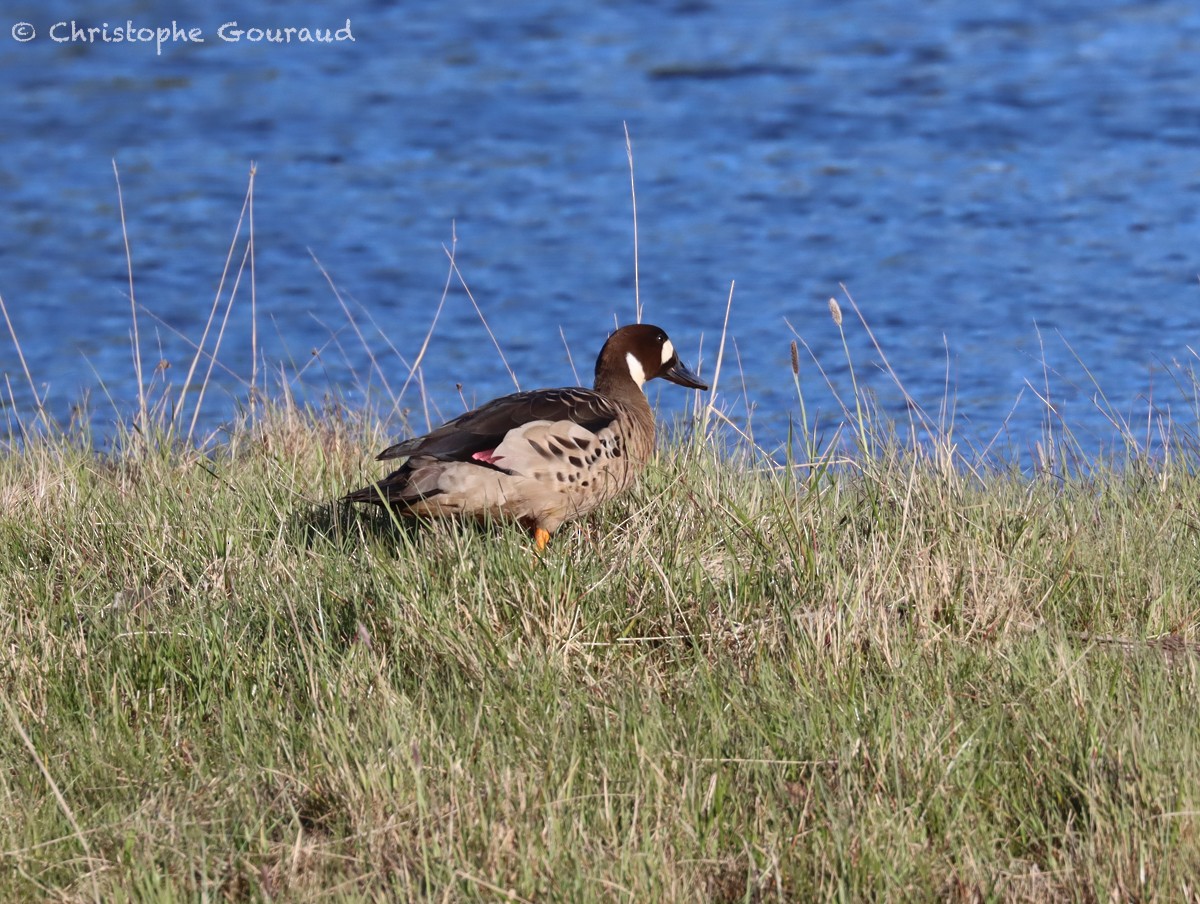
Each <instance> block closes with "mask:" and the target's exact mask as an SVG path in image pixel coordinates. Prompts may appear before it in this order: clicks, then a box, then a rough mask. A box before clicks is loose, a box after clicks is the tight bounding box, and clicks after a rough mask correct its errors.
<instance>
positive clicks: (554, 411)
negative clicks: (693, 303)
mask: <svg viewBox="0 0 1200 904" xmlns="http://www.w3.org/2000/svg"><path fill="white" fill-rule="evenodd" d="M658 377H661V378H663V379H664V380H668V381H670V382H671V383H676V384H678V385H680V386H684V387H687V388H690V389H698V390H707V389H708V386H707V384H705V383H704V382H703V381H702V380H701V379H700V377H699V376H697V375H696V374H695V373H694V372H692V370H690V369H689V368H688V367H687V366H686V365H685V364H684V363H683V362H682V361H681V360H680V358H679V354H678V353H677V352H676V350H675V346H674V345H673V344H672V343H671V340H670V339H669V338H668V337H667V334H666V332H665V331H664V330H663V329H662V328H661V327H657V326H654V325H652V324H647V323H637V324H630V325H627V326H623V327H620V328H619V329H617V330H616V331H614V332H613V333H612V334H611V335H610V336H609V337H608V339H607V341H606V342H605V343H604V346H603V348H601V349H600V354H599V355H598V356H597V357H596V371H595V380H594V382H593V385H592V388H591V389H586V388H584V387H581V386H572V387H565V388H562V389H538V390H533V391H528V392H517V393H513V394H512V395H506V396H503V397H502V398H498V399H494V400H492V401H490V402H487V403H486V404H484V405H481V406H480V407H478V408H475V409H473V410H471V411H468V412H466V413H465V414H461V415H459V416H458V417H456V418H454V419H453V420H450V421H447V422H446V423H444V424H442V425H441V426H440V427H438V428H437V429H436V430H433V431H432V432H430V433H426V434H424V435H423V436H414V437H412V438H410V439H406V440H403V441H401V442H398V443H396V444H395V445H392V446H389V447H388V448H386V449H384V450H383V451H382V452H380V453H379V455H378V456H377V460H378V461H389V460H393V459H404V462H403V464H401V465H400V467H399V468H398V469H396V470H394V471H392V472H391V473H390V474H388V475H387V476H386V477H384V478H382V479H381V480H378V481H376V482H374V483H372V484H370V485H369V486H365V487H363V488H362V489H359V490H355V491H354V492H352V493H348V494H346V495H345V496H344V497H343V501H344V502H352V503H357V502H362V503H375V504H377V505H380V506H383V507H385V508H390V509H392V510H393V511H395V512H396V513H398V514H401V515H405V516H416V517H433V518H444V517H452V518H466V519H475V520H478V521H515V522H518V523H520V524H521V525H522V526H523V527H525V528H526V529H527V530H529V531H531V532H532V534H533V539H534V542H535V544H536V546H537V549H538V551H539V552H541V551H543V550H545V548H546V545H547V544H548V543H549V541H550V535H551V534H553V533H554V532H555V531H556V530H557V529H558V528H559V527H560V526H561V525H562V524H563V522H565V521H567V520H570V519H573V518H578V517H580V516H581V515H585V514H587V513H588V512H590V511H592V510H593V509H595V508H597V507H598V506H600V505H603V504H604V503H605V502H608V501H609V500H610V499H613V498H615V497H617V496H619V495H621V494H622V493H624V492H625V491H627V490H628V489H629V488H630V487H631V486H633V484H634V482H635V481H636V480H637V478H638V476H639V475H640V474H641V473H642V471H644V470H645V468H646V464H647V462H648V461H649V459H650V457H651V455H652V454H653V452H654V413H653V412H652V411H651V410H650V402H649V400H648V399H647V398H646V393H645V390H644V388H643V387H644V386H645V384H646V382H647V381H649V380H653V379H656V378H658Z"/></svg>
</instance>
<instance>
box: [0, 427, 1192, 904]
mask: <svg viewBox="0 0 1200 904" xmlns="http://www.w3.org/2000/svg"><path fill="white" fill-rule="evenodd" d="M384 441H385V437H384V436H383V435H382V434H381V433H379V432H378V430H376V429H374V428H372V427H370V425H362V424H356V423H354V422H353V421H352V420H348V419H346V418H339V417H332V416H329V415H328V414H315V413H311V412H303V411H297V410H295V409H291V408H287V407H286V406H284V407H281V408H278V409H275V410H269V411H266V412H265V413H260V414H259V415H258V417H257V418H256V420H255V421H254V422H252V423H248V424H246V425H244V426H243V427H241V428H238V429H237V430H235V432H234V433H233V435H232V436H231V438H230V439H229V441H228V442H226V443H223V444H221V445H220V446H217V447H215V448H214V449H213V450H212V451H210V452H209V453H208V454H205V455H202V454H200V453H198V452H195V451H188V450H186V449H185V448H182V447H178V446H173V445H171V444H167V443H160V444H154V443H150V444H146V443H136V442H133V441H131V440H130V441H127V442H126V443H124V444H119V445H120V446H121V448H122V451H119V452H116V453H113V454H109V455H103V456H102V455H97V454H94V453H92V452H90V451H89V450H88V449H87V448H86V447H84V446H81V445H80V444H79V443H76V442H72V441H71V440H69V439H68V438H66V437H63V436H51V437H50V438H43V439H40V440H39V439H34V440H30V441H29V442H28V443H27V444H26V445H25V447H24V448H23V450H22V451H21V452H17V451H14V450H13V449H12V448H10V450H9V451H8V452H6V453H5V454H2V455H0V576H2V577H0V613H3V617H2V618H0V650H3V657H2V659H0V684H2V685H3V687H4V688H5V689H6V690H5V693H4V699H5V701H6V708H5V709H4V710H2V711H0V767H2V768H0V899H3V900H14V901H15V900H71V901H75V900H103V901H119V900H137V901H147V900H163V901H167V900H268V899H270V900H284V901H303V900H315V899H324V898H331V897H332V898H337V899H345V900H408V899H412V900H418V899H424V900H437V901H446V900H449V901H457V900H481V901H499V900H530V901H572V902H573V901H651V900H655V901H775V900H787V901H800V900H835V899H841V900H863V899H887V900H929V901H945V900H962V901H968V900H970V901H974V900H1039V901H1040V900H1085V901H1091V900H1104V901H1107V900H1110V899H1113V898H1118V899H1122V900H1152V899H1161V900H1166V899H1172V900H1178V899H1183V898H1186V897H1188V896H1194V895H1195V894H1196V893H1197V887H1198V886H1197V881H1198V879H1197V877H1200V844H1198V843H1197V842H1198V839H1197V826H1198V820H1197V816H1198V815H1200V756H1198V750H1197V739H1198V737H1200V676H1198V670H1197V665H1198V663H1200V659H1198V655H1197V638H1196V625H1197V608H1198V605H1200V604H1198V603H1197V599H1198V598H1200V533H1198V531H1200V478H1197V477H1196V476H1195V472H1196V470H1197V469H1196V464H1197V462H1196V461H1195V460H1194V459H1191V460H1189V459H1188V458H1187V457H1186V456H1184V455H1177V456H1175V457H1174V458H1172V459H1171V460H1170V462H1168V463H1167V464H1159V465H1156V466H1151V465H1150V464H1148V463H1146V464H1144V467H1132V466H1131V467H1125V468H1122V469H1120V470H1117V469H1111V470H1108V469H1103V468H1099V467H1097V468H1096V469H1094V470H1093V471H1092V472H1090V473H1088V474H1086V475H1081V476H1075V477H1072V478H1069V479H1065V480H1062V479H1051V478H1049V477H1042V478H1028V477H1024V476H1022V475H1021V474H1019V473H1017V472H1016V471H1015V470H1003V469H993V470H976V471H974V472H972V471H971V470H969V469H965V468H949V467H946V466H944V464H942V463H940V462H939V460H938V459H936V458H935V457H933V456H931V455H925V454H921V453H914V452H912V451H904V450H903V449H899V448H897V447H896V446H895V445H894V444H888V443H887V442H886V441H883V440H879V441H877V442H875V443H874V446H873V448H874V449H875V451H874V452H872V453H871V454H870V455H869V456H867V457H858V458H856V459H855V460H854V462H853V466H837V467H833V466H831V467H825V468H814V469H811V470H805V469H797V470H794V471H791V472H789V471H780V470H771V469H767V468H764V467H759V466H756V465H755V463H754V461H753V460H751V459H747V458H745V457H744V456H741V457H739V456H737V455H735V454H718V453H717V452H716V451H714V449H713V448H712V447H711V446H709V445H706V444H704V443H703V442H699V441H697V442H693V443H690V444H667V445H666V446H665V448H664V449H663V450H662V451H661V454H660V455H659V457H658V459H657V460H656V461H655V462H654V464H653V466H652V468H651V470H650V472H649V473H648V475H647V477H646V479H645V480H644V481H643V482H642V484H641V486H640V487H639V488H638V490H637V491H636V492H634V493H633V494H631V495H630V496H628V497H627V498H625V499H623V500H621V501H619V502H617V503H614V504H612V505H610V506H609V507H607V508H605V509H603V510H602V511H601V512H599V513H597V514H595V515H594V516H592V517H591V518H589V519H587V520H585V521H583V522H580V523H577V524H574V525H571V524H569V525H567V526H566V527H565V528H564V529H563V530H562V531H561V532H560V533H559V534H558V535H557V536H556V537H555V538H554V540H553V541H552V544H551V547H550V549H549V551H548V552H547V554H545V555H544V556H543V557H541V558H540V559H539V558H538V557H537V556H536V555H535V554H534V552H533V548H532V544H531V543H530V541H529V539H528V538H527V537H525V536H524V534H523V533H522V532H521V531H520V530H519V529H517V528H513V527H507V526H494V527H491V528H485V529H476V528H472V527H465V526H456V525H446V524H441V525H431V526H416V527H411V526H405V525H400V526H397V525H395V524H393V523H392V522H391V521H390V520H389V519H388V518H387V517H386V516H385V515H383V514H381V513H376V512H373V511H371V512H367V511H362V512H355V511H347V510H344V509H342V508H341V507H339V506H337V505H335V504H331V503H330V502H329V500H331V499H334V498H336V497H337V496H338V495H339V494H340V493H341V492H343V491H344V490H346V489H347V488H349V487H352V486H356V485H358V484H360V483H361V482H362V481H363V479H364V477H366V476H367V475H368V474H371V473H374V471H373V470H372V468H373V467H374V464H373V463H372V462H371V461H370V453H371V452H372V451H373V450H375V449H377V448H379V447H381V445H382V444H383V442H384Z"/></svg>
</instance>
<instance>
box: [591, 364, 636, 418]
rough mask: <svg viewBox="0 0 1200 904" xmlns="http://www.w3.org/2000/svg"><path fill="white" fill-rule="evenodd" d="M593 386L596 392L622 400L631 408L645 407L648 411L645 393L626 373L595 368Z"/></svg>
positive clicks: (618, 400) (615, 399)
mask: <svg viewBox="0 0 1200 904" xmlns="http://www.w3.org/2000/svg"><path fill="white" fill-rule="evenodd" d="M593 386H594V387H595V389H596V392H598V393H600V394H601V395H605V396H608V397H609V398H610V399H613V400H614V401H617V402H622V403H623V404H625V405H629V406H631V407H633V408H645V409H646V411H647V413H648V412H649V411H650V402H649V401H647V399H646V393H644V392H643V391H642V387H640V386H638V385H637V383H635V382H634V380H633V377H631V376H630V375H629V374H627V373H622V372H621V371H617V372H616V373H613V372H612V371H607V370H600V369H597V371H596V381H595V383H594V384H593Z"/></svg>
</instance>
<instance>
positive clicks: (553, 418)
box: [378, 387, 620, 462]
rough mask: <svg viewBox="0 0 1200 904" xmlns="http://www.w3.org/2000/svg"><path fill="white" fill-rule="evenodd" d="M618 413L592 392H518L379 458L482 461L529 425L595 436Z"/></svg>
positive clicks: (388, 450)
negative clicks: (568, 425) (559, 425)
mask: <svg viewBox="0 0 1200 904" xmlns="http://www.w3.org/2000/svg"><path fill="white" fill-rule="evenodd" d="M619 413H620V412H619V411H618V409H617V406H616V404H615V403H614V402H612V401H611V400H610V399H608V398H607V397H606V396H603V395H601V394H600V393H598V392H596V391H595V390H592V389H583V388H582V387H571V388H567V389H540V390H536V391H533V392H518V393H514V394H513V395H508V396H504V397H502V398H499V399H495V400H494V401H491V402H488V403H487V404H486V405H482V406H480V407H479V408H476V409H474V410H473V411H468V412H467V413H466V414H462V415H459V416H458V417H456V418H454V420H452V421H447V422H446V423H445V424H443V425H442V426H440V427H438V428H437V429H436V430H434V431H433V432H431V433H427V434H425V435H424V436H414V437H413V438H412V439H406V440H404V441H403V442H399V443H396V444H395V445H394V446H389V447H388V448H386V449H384V450H383V451H382V452H381V453H379V456H378V459H379V461H385V460H387V459H392V458H407V457H409V456H416V455H419V456H422V457H426V458H433V459H437V460H439V461H468V460H472V459H473V460H475V461H477V462H486V460H487V458H486V456H487V453H489V452H491V451H493V450H494V449H495V448H496V447H497V446H499V445H500V444H501V443H502V442H504V439H505V437H507V436H508V434H509V433H510V432H512V431H513V430H517V429H519V428H520V427H522V426H524V425H526V424H529V423H531V422H533V421H550V422H551V423H554V422H558V421H570V422H572V423H575V424H578V425H579V426H581V427H583V428H584V429H586V430H589V431H591V432H593V433H594V432H595V431H597V430H600V429H602V428H603V427H606V426H608V425H609V424H611V423H613V421H615V420H616V419H617V417H618V415H619Z"/></svg>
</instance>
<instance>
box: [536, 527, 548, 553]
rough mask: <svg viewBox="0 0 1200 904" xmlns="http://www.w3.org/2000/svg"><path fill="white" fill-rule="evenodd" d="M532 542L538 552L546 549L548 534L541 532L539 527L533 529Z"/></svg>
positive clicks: (544, 531)
mask: <svg viewBox="0 0 1200 904" xmlns="http://www.w3.org/2000/svg"><path fill="white" fill-rule="evenodd" d="M533 542H534V543H536V544H537V548H538V552H541V551H542V550H544V549H545V548H546V544H547V543H549V542H550V532H549V531H546V530H542V529H541V528H540V527H538V528H534V531H533Z"/></svg>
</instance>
